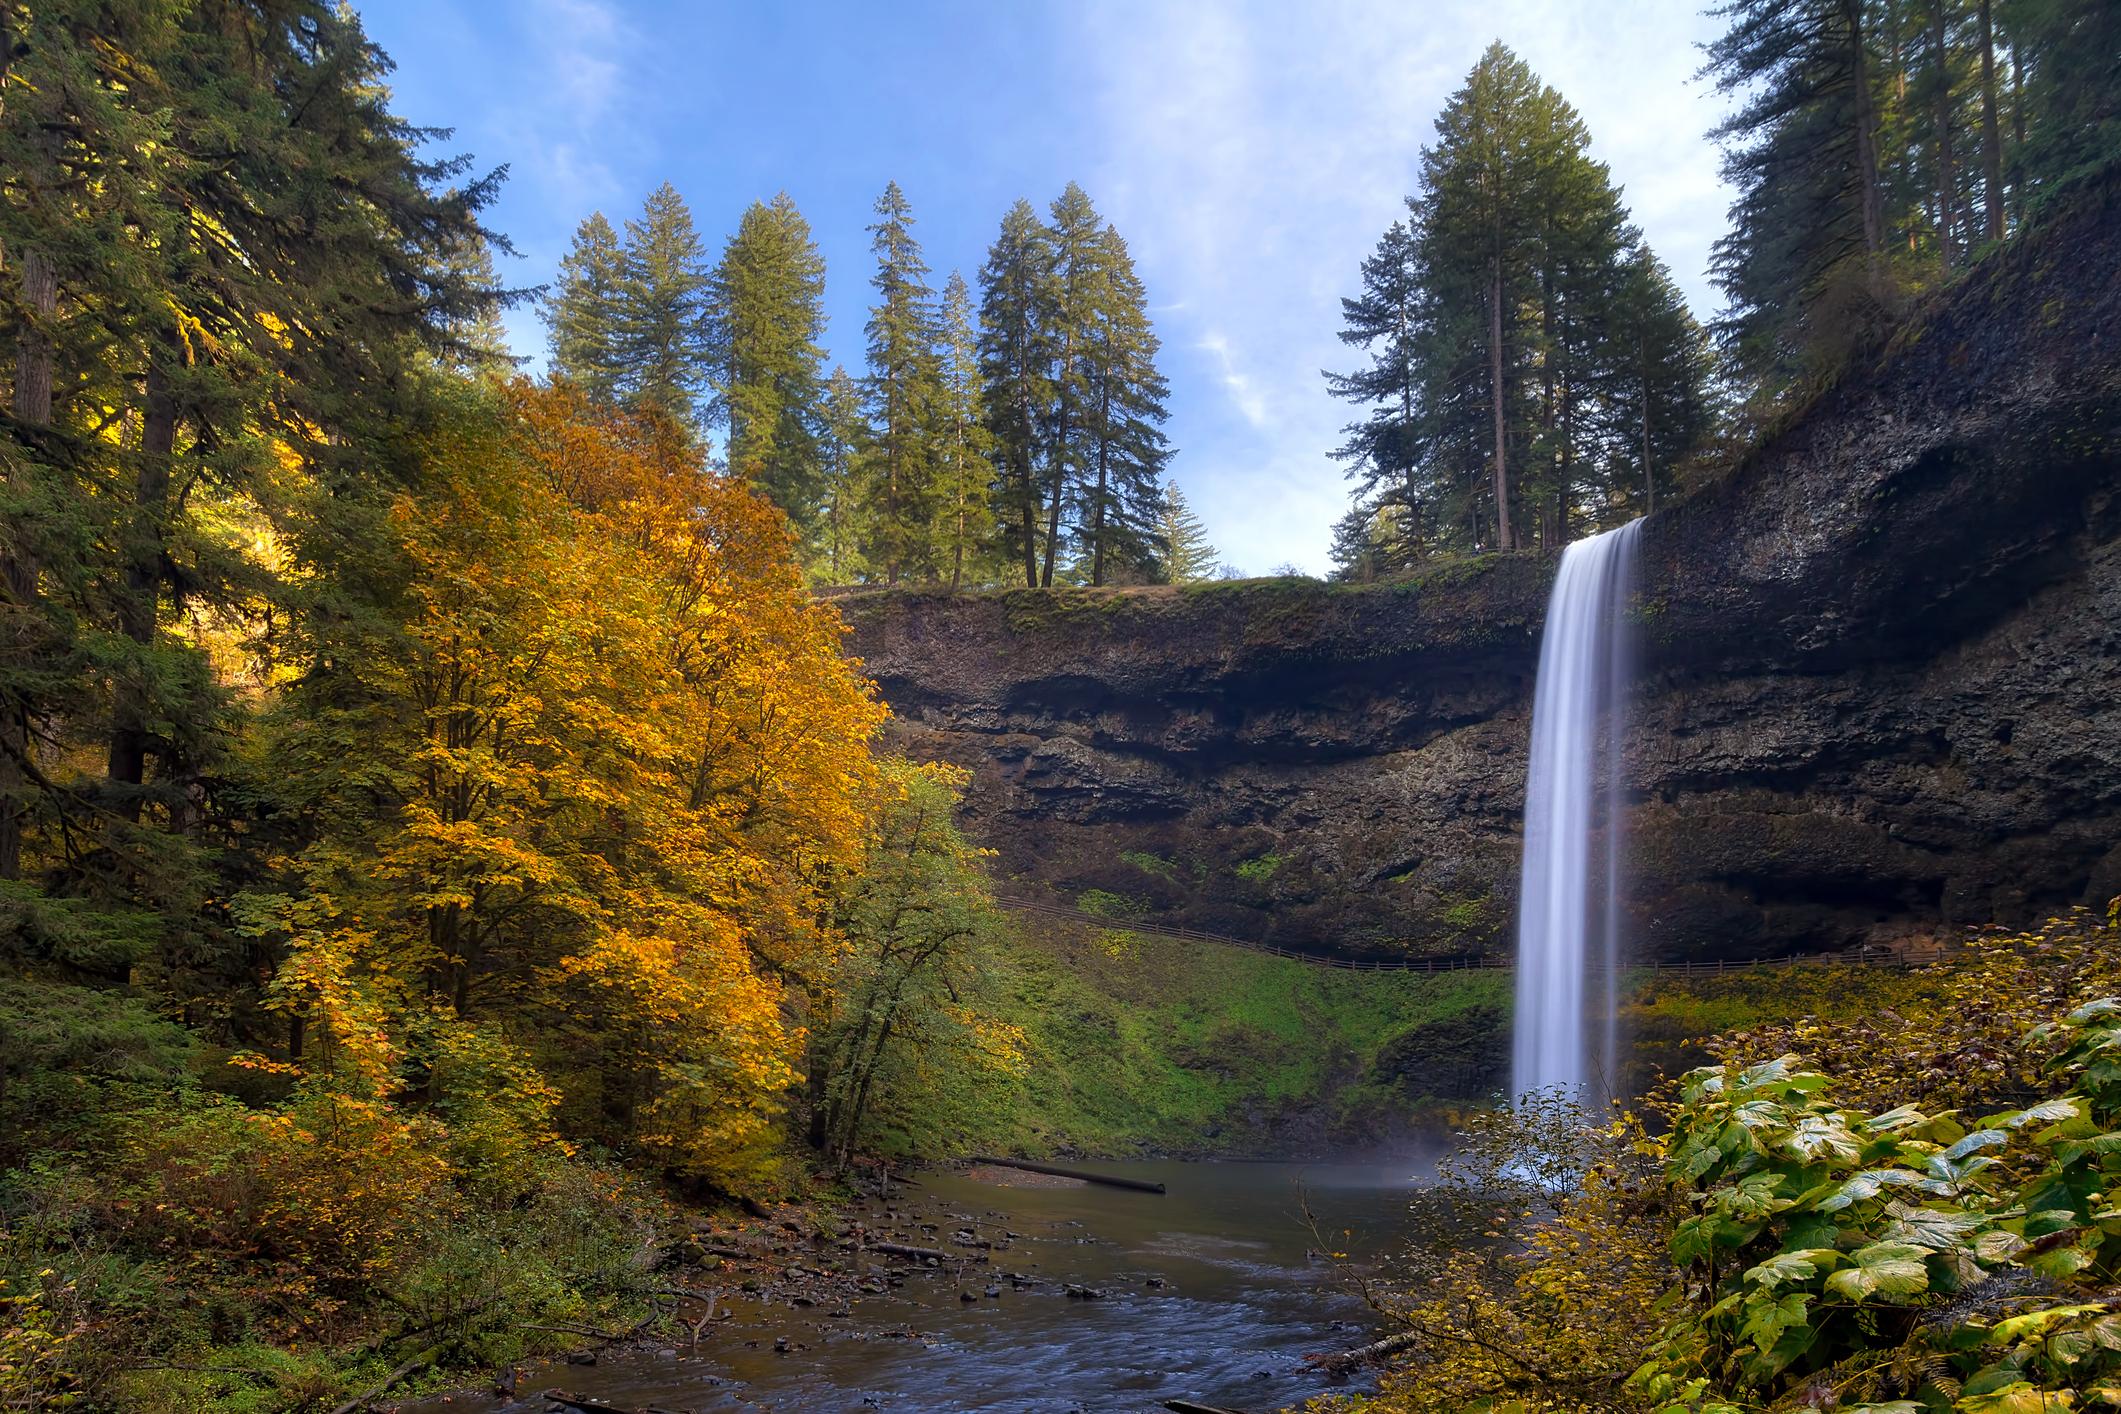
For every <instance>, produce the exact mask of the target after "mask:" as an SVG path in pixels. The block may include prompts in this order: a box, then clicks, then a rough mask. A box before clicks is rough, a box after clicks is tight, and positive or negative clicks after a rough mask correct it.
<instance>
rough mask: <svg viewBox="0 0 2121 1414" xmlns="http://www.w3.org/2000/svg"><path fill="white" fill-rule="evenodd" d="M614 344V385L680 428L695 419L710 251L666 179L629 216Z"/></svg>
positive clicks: (703, 372)
mask: <svg viewBox="0 0 2121 1414" xmlns="http://www.w3.org/2000/svg"><path fill="white" fill-rule="evenodd" d="M619 269H620V282H619V304H618V309H619V317H618V320H617V323H616V327H615V333H616V339H615V343H614V348H615V351H616V355H617V360H618V365H619V369H620V377H619V389H620V391H621V393H622V394H623V395H624V396H625V398H626V399H627V401H628V402H629V403H630V404H631V405H632V406H634V407H636V408H641V409H644V410H649V411H653V412H655V413H657V414H660V415H661V416H663V417H667V418H669V419H670V420H671V421H672V422H673V423H675V424H677V425H678V426H680V427H691V426H693V425H694V423H695V422H696V420H697V418H698V414H699V408H698V399H699V395H700V394H701V392H703V391H704V390H705V388H706V387H707V382H708V373H707V370H708V354H707V344H706V337H705V319H704V317H703V316H704V314H705V312H706V296H707V281H708V269H707V256H706V251H705V249H704V248H703V247H702V246H701V244H700V237H699V232H698V231H697V230H695V229H694V228H693V224H692V212H691V210H690V209H688V208H687V207H686V205H685V199H684V198H683V197H681V196H679V195H678V192H677V188H675V187H673V186H671V185H670V183H668V182H665V183H663V185H661V186H659V187H657V188H656V189H655V190H654V191H653V192H651V193H649V196H648V200H647V202H646V203H645V204H644V205H643V206H642V208H641V214H640V216H638V217H637V218H635V219H634V220H631V221H628V222H627V223H626V245H625V249H624V251H623V253H622V255H621V258H620V263H619Z"/></svg>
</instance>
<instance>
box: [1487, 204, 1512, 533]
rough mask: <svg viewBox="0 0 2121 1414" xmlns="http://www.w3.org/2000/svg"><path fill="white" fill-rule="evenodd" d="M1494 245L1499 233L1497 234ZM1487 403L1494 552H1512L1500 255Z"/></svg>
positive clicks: (1491, 294) (1498, 256)
mask: <svg viewBox="0 0 2121 1414" xmlns="http://www.w3.org/2000/svg"><path fill="white" fill-rule="evenodd" d="M1497 239H1498V243H1499V241H1500V233H1499V232H1498V233H1497ZM1488 381H1489V400H1490V402H1491V403H1492V404H1493V406H1494V412H1495V548H1496V549H1498V550H1509V549H1514V548H1515V546H1514V545H1513V544H1512V543H1511V539H1510V470H1509V461H1508V451H1507V444H1506V440H1505V438H1506V432H1505V427H1504V420H1503V406H1502V252H1501V251H1500V250H1498V251H1497V252H1496V253H1495V262H1494V266H1493V269H1492V271H1491V273H1490V277H1489V280H1488Z"/></svg>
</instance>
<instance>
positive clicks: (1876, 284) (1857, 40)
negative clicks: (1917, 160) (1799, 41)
mask: <svg viewBox="0 0 2121 1414" xmlns="http://www.w3.org/2000/svg"><path fill="white" fill-rule="evenodd" d="M1841 14H1842V19H1843V22H1844V23H1845V24H1846V26H1847V28H1848V66H1849V84H1850V87H1851V90H1852V92H1851V97H1852V98H1853V99H1854V100H1855V123H1856V180H1857V182H1858V183H1859V185H1860V190H1859V192H1858V197H1859V202H1860V206H1861V209H1862V218H1863V251H1864V256H1865V260H1866V264H1867V267H1868V275H1869V279H1870V286H1871V294H1872V297H1873V298H1875V299H1877V300H1879V301H1880V302H1883V300H1884V298H1885V262H1884V259H1883V254H1884V248H1885V208H1884V200H1885V199H1884V193H1883V192H1882V191H1881V190H1880V189H1879V179H1878V131H1877V126H1878V125H1877V112H1876V108H1875V105H1874V104H1873V103H1872V101H1871V66H1870V58H1869V55H1868V54H1867V52H1866V51H1865V48H1864V41H1863V5H1862V0H1841Z"/></svg>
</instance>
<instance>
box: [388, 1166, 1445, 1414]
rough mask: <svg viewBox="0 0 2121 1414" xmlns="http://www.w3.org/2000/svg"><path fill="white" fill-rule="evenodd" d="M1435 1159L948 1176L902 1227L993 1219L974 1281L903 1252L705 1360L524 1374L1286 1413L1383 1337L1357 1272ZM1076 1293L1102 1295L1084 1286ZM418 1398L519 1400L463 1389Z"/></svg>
mask: <svg viewBox="0 0 2121 1414" xmlns="http://www.w3.org/2000/svg"><path fill="white" fill-rule="evenodd" d="M1427 1166H1428V1165H1427V1161H1426V1160H1416V1159H1412V1158H1410V1159H1406V1160H1403V1161H1396V1162H1375V1163H1359V1164H1358V1163H1312V1164H1290V1163H1206V1162H1179V1161H1168V1162H1142V1163H1115V1164H1101V1165H1096V1166H1095V1167H1097V1168H1098V1169H1099V1170H1100V1171H1103V1172H1109V1173H1114V1174H1122V1175H1125V1176H1128V1177H1133V1178H1141V1179H1149V1180H1156V1181H1161V1182H1162V1183H1164V1184H1165V1185H1166V1187H1167V1189H1168V1191H1167V1192H1165V1193H1163V1194H1151V1193H1137V1192H1132V1191H1128V1190H1124V1189H1116V1188H1105V1187H1090V1186H1085V1185H1080V1184H1073V1183H1065V1184H1059V1185H1055V1186H1034V1185H1036V1181H1035V1180H1030V1179H1018V1178H1014V1177H1011V1176H1010V1175H1008V1174H1006V1173H1005V1172H1003V1171H999V1170H986V1171H984V1176H981V1175H976V1174H967V1173H962V1172H956V1171H941V1172H931V1173H926V1174H923V1175H922V1176H921V1179H920V1184H921V1187H920V1188H919V1189H918V1190H917V1195H918V1196H917V1197H915V1198H909V1199H908V1200H905V1201H902V1202H901V1203H899V1204H898V1205H896V1206H897V1207H898V1208H899V1209H900V1210H901V1211H900V1220H901V1221H902V1222H913V1223H919V1222H921V1221H927V1222H930V1223H932V1224H934V1226H935V1228H936V1229H937V1231H938V1233H939V1237H938V1239H937V1240H946V1239H948V1238H950V1237H951V1236H952V1235H953V1232H954V1231H955V1230H959V1229H964V1228H966V1226H967V1223H966V1221H965V1220H968V1219H969V1220H972V1222H973V1223H976V1226H975V1227H973V1228H972V1229H971V1230H972V1231H976V1232H977V1233H981V1234H986V1235H987V1236H988V1237H989V1238H990V1239H991V1240H993V1241H995V1242H996V1243H997V1246H996V1249H995V1250H993V1251H992V1253H991V1257H990V1261H989V1262H988V1263H986V1264H984V1265H972V1266H968V1267H966V1268H964V1269H963V1271H962V1272H961V1273H960V1272H958V1271H955V1270H952V1269H951V1268H950V1267H948V1266H943V1267H937V1268H915V1269H912V1270H910V1271H909V1270H908V1269H907V1268H906V1267H905V1266H904V1265H903V1264H898V1265H895V1266H892V1267H891V1268H890V1273H891V1275H896V1276H900V1277H901V1278H902V1281H903V1284H902V1285H898V1286H895V1287H883V1289H882V1290H879V1291H876V1292H874V1293H869V1292H863V1293H861V1294H859V1295H856V1296H855V1297H854V1298H853V1299H852V1300H851V1301H849V1302H847V1303H846V1305H845V1306H842V1307H839V1308H838V1309H826V1306H827V1305H829V1304H831V1303H820V1305H819V1306H817V1307H801V1306H794V1305H789V1304H787V1303H785V1302H783V1301H771V1300H763V1299H760V1298H757V1297H754V1298H750V1299H744V1298H739V1299H738V1300H737V1301H736V1302H735V1304H734V1306H733V1308H732V1309H733V1310H734V1312H735V1315H734V1316H733V1317H732V1318H731V1319H728V1320H724V1321H721V1322H718V1323H717V1324H716V1325H715V1326H714V1327H713V1328H712V1329H711V1330H710V1331H709V1332H708V1333H707V1334H706V1335H705V1336H704V1337H703V1339H702V1340H701V1342H700V1344H699V1347H698V1350H697V1352H696V1353H695V1352H693V1351H691V1350H689V1349H687V1348H686V1345H685V1343H684V1342H680V1343H679V1344H678V1345H677V1346H675V1347H673V1346H669V1345H664V1346H656V1345H653V1344H651V1345H649V1346H646V1347H641V1348H631V1349H626V1350H620V1351H611V1352H606V1353H605V1354H604V1355H602V1356H601V1357H600V1359H599V1361H598V1363H597V1364H596V1365H594V1366H547V1367H541V1368H537V1369H533V1370H530V1371H528V1372H526V1375H525V1377H524V1379H523V1380H522V1382H521V1384H520V1386H519V1387H520V1388H521V1389H522V1390H523V1391H524V1392H525V1394H529V1393H530V1392H532V1391H536V1390H540V1389H545V1388H552V1387H558V1388H562V1389H565V1390H567V1391H568V1392H569V1393H570V1394H573V1395H577V1396H580V1397H585V1398H590V1399H596V1400H600V1401H604V1402H606V1403H610V1404H615V1405H620V1406H624V1407H627V1408H648V1407H655V1408H658V1409H667V1410H684V1409H691V1410H698V1411H702V1414H707V1411H725V1410H726V1411H766V1410H771V1411H782V1414H836V1411H841V1410H845V1411H867V1410H886V1411H893V1410H895V1411H903V1414H950V1412H951V1411H960V1410H968V1411H969V1410H979V1411H1006V1414H1066V1412H1067V1411H1082V1414H1119V1412H1120V1411H1125V1414H1135V1411H1147V1410H1156V1409H1159V1408H1160V1407H1161V1405H1162V1401H1164V1400H1166V1399H1170V1398H1174V1397H1176V1398H1184V1399H1191V1400H1195V1401H1198V1402H1201V1403H1205V1404H1211V1405H1220V1406H1225V1407H1229V1408H1233V1409H1240V1410H1246V1411H1257V1410H1272V1409H1279V1408H1281V1407H1282V1406H1284V1405H1287V1404H1291V1403H1295V1402H1300V1401H1301V1400H1303V1399H1305V1398H1307V1397H1308V1396H1310V1395H1313V1394H1317V1393H1319V1392H1321V1391H1323V1390H1326V1389H1330V1388H1335V1387H1336V1386H1335V1385H1334V1384H1333V1382H1332V1381H1330V1380H1328V1379H1327V1378H1326V1377H1324V1376H1323V1375H1321V1374H1320V1373H1319V1372H1318V1371H1317V1370H1316V1369H1315V1368H1313V1367H1312V1366H1310V1365H1309V1364H1307V1363H1306V1361H1305V1359H1304V1357H1305V1356H1306V1355H1311V1354H1317V1353H1321V1352H1329V1351H1337V1350H1345V1349H1348V1348H1351V1347H1353V1346H1357V1345H1361V1344H1364V1343H1365V1342H1366V1341H1368V1340H1370V1339H1372V1338H1374V1335H1375V1333H1376V1330H1377V1322H1376V1320H1375V1318H1374V1316H1373V1314H1372V1313H1371V1312H1370V1311H1369V1310H1368V1308H1367V1307H1366V1306H1365V1305H1364V1304H1363V1302H1362V1301H1361V1300H1360V1299H1359V1297H1358V1296H1357V1295H1356V1294H1355V1293H1354V1292H1353V1291H1352V1289H1351V1283H1350V1281H1349V1279H1348V1277H1349V1273H1348V1271H1347V1270H1346V1269H1345V1266H1346V1264H1347V1263H1354V1264H1360V1263H1363V1262H1367V1261H1370V1260H1373V1259H1375V1258H1376V1257H1377V1256H1379V1255H1381V1254H1382V1253H1383V1252H1384V1251H1385V1250H1387V1249H1388V1248H1390V1247H1391V1246H1392V1245H1394V1244H1395V1243H1396V1242H1397V1241H1398V1240H1399V1238H1400V1237H1401V1236H1402V1235H1403V1234H1404V1232H1405V1229H1406V1226H1407V1223H1408V1214H1407V1197H1408V1194H1409V1192H1410V1190H1411V1188H1412V1187H1413V1185H1414V1183H1415V1182H1416V1174H1417V1171H1418V1170H1420V1171H1426V1169H1427ZM996 1179H1001V1180H1003V1181H1000V1182H997V1181H994V1180H996ZM1307 1204H1308V1207H1309V1209H1310V1212H1311V1214H1312V1217H1313V1219H1315V1221H1316V1232H1317V1234H1318V1235H1317V1236H1314V1232H1313V1229H1312V1227H1311V1226H1310V1225H1309V1224H1307V1222H1306V1219H1305V1217H1304V1209H1305V1207H1306V1205H1307ZM909 1209H911V1210H913V1211H908V1210H909ZM1320 1248H1323V1249H1324V1251H1325V1252H1334V1253H1344V1254H1346V1258H1345V1263H1344V1262H1342V1261H1337V1260H1336V1259H1335V1258H1334V1257H1332V1256H1328V1255H1325V1254H1324V1252H1321V1251H1318V1250H1314V1249H1320ZM884 1271H885V1269H884V1267H883V1266H882V1265H879V1266H878V1268H877V1274H878V1276H880V1277H881V1276H882V1275H884ZM871 1284H872V1285H876V1286H880V1287H882V1286H883V1283H882V1282H881V1281H876V1282H873V1283H871ZM1071 1286H1073V1287H1077V1288H1087V1289H1089V1290H1091V1291H1094V1292H1096V1293H1098V1294H1097V1295H1095V1296H1088V1297H1086V1296H1082V1295H1071V1294H1069V1290H1068V1288H1069V1287H1071ZM968 1294H969V1296H970V1298H971V1299H969V1300H968V1299H966V1296H967V1295H968ZM1338 1387H1342V1388H1344V1387H1345V1386H1338ZM408 1407H409V1408H414V1409H418V1410H421V1411H423V1414H466V1411H481V1412H482V1414H483V1411H493V1410H502V1409H507V1408H509V1407H510V1406H509V1405H508V1404H507V1403H506V1402H503V1401H498V1400H492V1401H488V1400H483V1399H471V1398H467V1397H465V1396H463V1395H458V1396H457V1397H456V1398H455V1399H454V1400H452V1401H450V1402H448V1403H443V1402H442V1401H440V1400H429V1401H426V1402H424V1403H422V1404H420V1405H417V1406H408ZM515 1407H517V1408H522V1409H542V1408H543V1407H544V1405H543V1403H542V1401H537V1400H527V1401H525V1402H524V1403H523V1404H521V1405H518V1406H515Z"/></svg>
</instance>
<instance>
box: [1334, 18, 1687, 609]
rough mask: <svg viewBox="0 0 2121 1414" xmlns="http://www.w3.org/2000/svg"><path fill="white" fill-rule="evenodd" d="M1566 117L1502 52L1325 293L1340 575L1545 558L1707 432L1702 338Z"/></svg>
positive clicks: (1642, 494)
mask: <svg viewBox="0 0 2121 1414" xmlns="http://www.w3.org/2000/svg"><path fill="white" fill-rule="evenodd" d="M1589 149H1590V133H1589V131H1588V129H1587V128H1586V127H1585V125H1584V123H1583V120H1582V118H1581V117H1579V116H1578V115H1577V113H1576V111H1575V110H1574V109H1573V108H1571V107H1570V106H1569V104H1568V103H1567V102H1566V101H1565V100H1564V99H1563V98H1562V97H1561V95H1560V94H1558V93H1556V92H1555V91H1554V90H1553V89H1552V88H1549V87H1547V86H1546V85H1544V84H1542V83H1541V82H1540V81H1539V79H1538V77H1537V76H1536V75H1534V74H1533V73H1532V71H1531V69H1530V68H1528V67H1527V66H1526V65H1525V63H1524V62H1523V61H1522V60H1521V59H1519V58H1517V56H1516V55H1514V54H1512V53H1511V52H1510V51H1509V50H1508V49H1506V48H1504V47H1503V46H1502V45H1500V44H1497V45H1494V46H1492V47H1491V48H1490V49H1489V50H1488V51H1487V53H1486V54H1484V55H1483V56H1482V58H1481V60H1480V62H1479V64H1478V65H1476V66H1475V68H1474V70H1473V72H1472V74H1471V76H1470V77H1469V78H1468V79H1467V81H1466V84H1465V86H1464V87H1463V88H1461V89H1460V90H1459V91H1458V92H1457V93H1456V94H1454V95H1453V96H1452V98H1451V100H1450V102H1449V103H1448V104H1447V105H1446V106H1445V108H1444V110H1443V113H1442V115H1441V116H1440V117H1439V118H1438V119H1437V123H1436V142H1435V143H1434V144H1433V145H1432V146H1430V147H1429V148H1427V149H1425V150H1424V151H1423V153H1422V157H1421V168H1420V190H1419V191H1418V192H1417V193H1416V194H1415V195H1414V196H1412V197H1410V198H1409V199H1408V202H1407V216H1406V218H1405V219H1404V220H1402V221H1397V222H1394V223H1393V225H1392V226H1391V227H1390V228H1389V229H1387V230H1386V232H1385V234H1384V236H1383V238H1382V239H1381V240H1380V241H1379V243H1378V245H1377V248H1376V250H1375V251H1374V252H1373V253H1372V254H1371V255H1370V256H1369V258H1368V259H1366V260H1365V261H1364V262H1363V265H1362V270H1361V282H1362V290H1361V293H1360V294H1358V295H1357V296H1355V297H1353V298H1351V299H1346V300H1343V301H1342V310H1343V317H1344V321H1345V323H1344V327H1343V328H1342V331H1341V339H1342V341H1343V342H1345V343H1347V344H1349V345H1350V346H1352V347H1355V348H1360V349H1363V350H1364V351H1366V352H1367V354H1368V356H1369V361H1368V363H1367V364H1366V365H1365V366H1363V367H1361V368H1359V369H1358V370H1356V371H1354V372H1352V373H1345V374H1333V373H1329V374H1327V375H1326V377H1327V383H1328V386H1329V388H1330V389H1331V391H1332V393H1333V394H1334V396H1336V397H1339V398H1343V399H1346V400H1347V401H1349V402H1351V403H1354V404H1355V405H1357V406H1358V407H1359V408H1361V409H1363V410H1364V416H1363V417H1362V418H1361V420H1359V421H1357V422H1355V423H1353V424H1352V425H1350V427H1349V428H1348V430H1347V431H1348V440H1347V441H1346V442H1345V443H1344V444H1343V445H1342V446H1341V447H1340V449H1339V450H1338V451H1337V453H1336V456H1337V457H1338V458H1339V459H1340V460H1341V461H1343V462H1344V463H1345V464H1346V465H1347V466H1348V468H1349V474H1350V475H1351V477H1352V478H1353V479H1354V480H1355V481H1356V483H1357V488H1358V490H1357V496H1356V502H1355V505H1354V507H1353V508H1352V509H1351V511H1350V512H1349V514H1348V515H1347V516H1346V517H1345V518H1344V519H1343V520H1342V522H1341V524H1340V526H1339V527H1338V529H1337V530H1336V533H1335V539H1334V550H1333V553H1334V557H1335V560H1336V561H1337V563H1338V564H1339V565H1340V566H1341V571H1342V573H1344V574H1347V575H1351V576H1354V577H1368V576H1369V575H1372V574H1375V573H1378V572H1381V571H1385V570H1389V569H1393V568H1397V567H1400V566H1404V565H1406V564H1408V563H1411V562H1413V561H1415V560H1417V559H1420V558H1421V557H1423V556H1425V555H1429V554H1433V553H1436V552H1438V551H1464V550H1474V549H1512V548H1517V547H1520V546H1529V545H1535V544H1536V545H1538V546H1540V547H1542V548H1548V549H1551V548H1554V547H1556V546H1559V545H1563V544H1566V543H1567V542H1568V541H1569V540H1571V539H1573V538H1575V537H1576V536H1577V535H1580V534H1582V533H1584V532H1585V531H1586V530H1590V529H1596V528H1599V527H1602V526H1605V525H1610V524H1614V523H1617V522H1619V521H1621V520H1625V519H1627V518H1629V517H1632V516H1634V515H1638V514H1641V513H1642V512H1643V511H1644V510H1646V509H1649V508H1651V507H1653V506H1654V505H1655V503H1656V499H1657V497H1658V496H1659V495H1660V494H1661V493H1662V492H1663V491H1664V489H1665V488H1666V487H1667V486H1668V485H1669V483H1670V481H1671V479H1672V477H1673V475H1674V473H1675V471H1676V469H1677V468H1678V467H1680V466H1681V465H1683V464H1684V463H1685V462H1686V461H1687V460H1688V458H1690V457H1691V456H1692V455H1693V453H1694V451H1695V449H1696V448H1697V447H1698V446H1699V445H1700V443H1701V441H1702V439H1703V438H1704V436H1705V435H1706V433H1707V432H1708V430H1709V429H1710V427H1711V425H1712V423H1713V420H1714V410H1715V409H1714V400H1713V396H1712V389H1711V383H1710V375H1711V359H1710V346H1709V342H1708V338H1707V336H1706V334H1705V332H1704V331H1703V330H1702V329H1701V327H1700V326H1699V325H1698V324H1697V323H1696V322H1695V320H1694V318H1693V316H1692V315H1691V314H1690V313H1689V312H1688V309H1687V306H1686V301H1685V299H1684V297H1683V296H1682V295H1681V294H1680V292H1679V289H1678V287H1677V286H1676V285H1674V284H1673V282H1672V279H1671V276H1670V274H1669V273H1668V272H1667V271H1666V269H1665V267H1664V266H1663V264H1662V263H1661V262H1659V261H1658V259H1657V258H1656V256H1655V254H1654V253H1652V251H1651V250H1650V248H1649V246H1648V244H1647V242H1645V241H1644V239H1643V237H1642V233H1641V232H1640V231H1639V230H1637V229H1636V228H1635V227H1634V226H1633V225H1631V224H1630V222H1629V220H1628V213H1627V209H1626V208H1625V206H1623V205H1622V203H1621V200H1620V193H1619V191H1618V190H1617V189H1616V188H1615V187H1614V185H1613V182H1612V179H1611V175H1610V173H1609V172H1608V171H1607V169H1606V167H1605V165H1604V164H1603V163H1600V162H1597V161H1595V160H1593V159H1592V157H1591V156H1590V150H1589Z"/></svg>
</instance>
